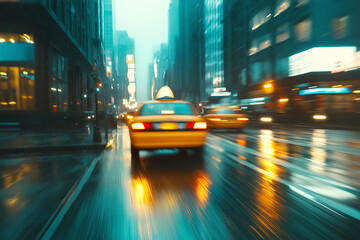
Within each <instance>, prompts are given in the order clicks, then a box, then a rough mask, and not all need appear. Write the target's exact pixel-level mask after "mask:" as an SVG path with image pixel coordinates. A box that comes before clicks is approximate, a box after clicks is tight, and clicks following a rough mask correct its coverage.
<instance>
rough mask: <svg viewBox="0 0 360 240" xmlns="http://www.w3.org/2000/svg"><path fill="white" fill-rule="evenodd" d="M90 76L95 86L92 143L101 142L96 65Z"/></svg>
mask: <svg viewBox="0 0 360 240" xmlns="http://www.w3.org/2000/svg"><path fill="white" fill-rule="evenodd" d="M92 76H93V78H94V84H95V126H94V135H93V142H101V132H100V127H99V108H98V91H97V89H96V88H97V86H96V83H97V82H98V68H97V66H96V63H94V64H93V66H92Z"/></svg>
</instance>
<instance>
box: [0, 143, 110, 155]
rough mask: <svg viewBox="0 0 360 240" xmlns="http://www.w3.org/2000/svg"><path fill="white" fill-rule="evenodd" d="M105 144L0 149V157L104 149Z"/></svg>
mask: <svg viewBox="0 0 360 240" xmlns="http://www.w3.org/2000/svg"><path fill="white" fill-rule="evenodd" d="M106 146H107V143H101V144H86V145H85V144H80V145H67V146H66V145H65V146H43V147H28V148H8V149H0V155H3V154H12V153H36V152H56V151H79V150H88V149H105V148H106Z"/></svg>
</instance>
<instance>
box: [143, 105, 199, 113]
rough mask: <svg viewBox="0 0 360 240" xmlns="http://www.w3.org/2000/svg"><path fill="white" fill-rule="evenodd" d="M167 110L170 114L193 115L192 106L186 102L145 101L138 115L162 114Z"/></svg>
mask: <svg viewBox="0 0 360 240" xmlns="http://www.w3.org/2000/svg"><path fill="white" fill-rule="evenodd" d="M164 112H169V113H171V114H172V115H195V112H194V110H193V108H192V107H191V106H190V105H189V104H187V103H169V102H164V103H147V104H144V105H143V107H142V108H141V110H140V112H139V115H140V116H149V115H162V114H163V113H164Z"/></svg>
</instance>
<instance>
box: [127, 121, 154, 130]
mask: <svg viewBox="0 0 360 240" xmlns="http://www.w3.org/2000/svg"><path fill="white" fill-rule="evenodd" d="M131 128H132V129H133V130H147V129H151V125H150V123H141V122H136V123H133V124H131Z"/></svg>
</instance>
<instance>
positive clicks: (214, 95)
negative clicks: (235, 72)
mask: <svg viewBox="0 0 360 240" xmlns="http://www.w3.org/2000/svg"><path fill="white" fill-rule="evenodd" d="M211 96H212V97H219V96H224V97H225V96H231V92H213V93H211Z"/></svg>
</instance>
